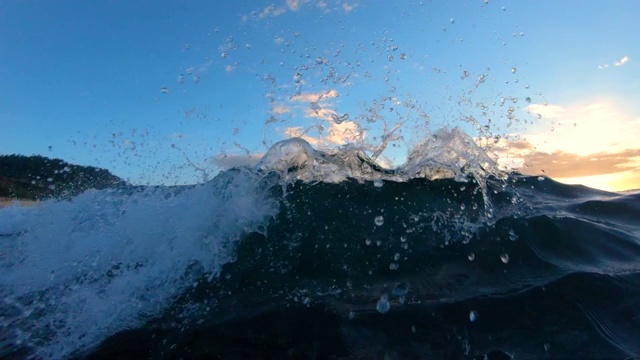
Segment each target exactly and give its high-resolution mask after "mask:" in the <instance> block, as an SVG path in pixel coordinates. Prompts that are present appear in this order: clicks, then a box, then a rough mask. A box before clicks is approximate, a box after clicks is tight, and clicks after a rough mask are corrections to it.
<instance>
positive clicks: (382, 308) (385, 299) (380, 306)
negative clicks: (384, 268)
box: [376, 294, 391, 314]
mask: <svg viewBox="0 0 640 360" xmlns="http://www.w3.org/2000/svg"><path fill="white" fill-rule="evenodd" d="M376 310H378V312H379V313H380V314H386V313H388V312H389V310H391V304H390V303H389V295H387V294H382V296H380V299H379V300H378V302H377V303H376Z"/></svg>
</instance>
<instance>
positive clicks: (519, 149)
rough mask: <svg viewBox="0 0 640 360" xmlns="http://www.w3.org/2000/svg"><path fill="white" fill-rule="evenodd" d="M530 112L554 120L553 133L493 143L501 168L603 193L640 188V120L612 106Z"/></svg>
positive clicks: (533, 107)
mask: <svg viewBox="0 0 640 360" xmlns="http://www.w3.org/2000/svg"><path fill="white" fill-rule="evenodd" d="M527 110H530V111H531V112H533V113H539V114H541V121H542V122H544V121H550V122H551V124H552V126H553V131H550V130H546V131H542V130H540V131H530V132H529V133H526V134H519V135H511V138H509V139H505V138H502V139H500V141H498V143H496V144H492V147H491V150H492V151H493V152H495V153H496V154H497V155H498V158H499V160H498V163H499V164H500V165H501V166H502V167H504V168H507V169H511V170H518V171H520V172H522V173H524V174H527V175H540V174H542V173H544V174H545V175H548V176H550V177H552V178H554V179H556V180H558V181H561V182H565V183H572V184H574V183H580V184H584V185H587V186H591V187H595V188H600V189H604V190H624V189H630V188H640V142H639V141H638V140H637V139H640V127H639V126H637V124H639V123H640V118H637V117H635V118H634V116H633V115H631V114H629V112H627V111H624V109H622V108H620V107H618V106H616V105H615V104H614V103H611V102H591V103H586V104H584V103H583V104H573V105H568V106H565V105H546V106H545V105H540V104H532V105H530V106H528V107H527ZM481 143H482V141H481Z"/></svg>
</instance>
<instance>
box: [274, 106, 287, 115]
mask: <svg viewBox="0 0 640 360" xmlns="http://www.w3.org/2000/svg"><path fill="white" fill-rule="evenodd" d="M289 112H291V109H290V108H288V107H287V106H285V105H282V104H275V105H273V106H272V107H271V113H272V114H274V115H283V114H286V113H289Z"/></svg>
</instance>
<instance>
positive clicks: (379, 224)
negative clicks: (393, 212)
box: [373, 215, 384, 226]
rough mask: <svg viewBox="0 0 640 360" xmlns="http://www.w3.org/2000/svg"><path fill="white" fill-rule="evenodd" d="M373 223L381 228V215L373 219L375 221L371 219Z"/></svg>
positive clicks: (382, 222) (382, 221)
mask: <svg viewBox="0 0 640 360" xmlns="http://www.w3.org/2000/svg"><path fill="white" fill-rule="evenodd" d="M373 222H374V223H375V224H376V225H377V226H382V224H384V217H383V216H382V215H378V216H376V217H375V219H373Z"/></svg>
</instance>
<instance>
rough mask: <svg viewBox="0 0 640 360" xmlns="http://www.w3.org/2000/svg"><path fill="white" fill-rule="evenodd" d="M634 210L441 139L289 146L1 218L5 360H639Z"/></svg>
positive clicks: (458, 135)
mask: <svg viewBox="0 0 640 360" xmlns="http://www.w3.org/2000/svg"><path fill="white" fill-rule="evenodd" d="M639 195H640V194H637V193H635V194H615V193H607V192H603V191H597V190H593V189H588V188H586V187H582V186H568V185H562V184H559V183H557V182H555V181H553V180H551V179H548V178H542V177H541V178H533V177H524V176H521V175H519V174H507V173H504V172H501V171H499V170H498V167H497V165H496V162H495V161H494V160H493V158H492V157H491V156H489V155H487V154H486V153H485V152H484V151H483V149H482V148H480V147H478V146H477V145H476V144H475V143H474V141H473V139H471V138H470V137H469V136H468V135H466V134H465V133H463V132H462V131H460V130H459V129H453V130H441V131H439V132H436V133H434V134H433V136H431V137H429V138H427V139H424V141H422V142H420V143H419V145H417V146H416V147H415V148H414V149H412V151H410V152H409V156H408V160H407V162H406V163H405V164H403V165H402V166H399V167H398V168H395V169H386V168H384V167H382V166H380V165H379V164H378V163H376V162H375V161H374V160H372V158H370V157H369V156H367V153H366V152H365V151H363V150H362V149H358V148H356V147H353V146H347V147H344V148H341V149H336V150H335V151H331V152H323V151H318V150H316V149H314V148H313V147H312V146H311V145H309V144H308V143H307V142H306V141H304V140H302V139H297V138H295V139H289V140H285V141H282V142H279V143H277V144H275V145H274V146H273V147H272V148H271V149H270V150H269V151H268V152H267V154H266V155H265V156H264V157H263V158H262V159H261V160H260V162H259V163H258V164H257V165H255V166H252V167H241V168H235V169H231V170H228V171H225V172H222V173H220V174H219V175H218V176H216V177H215V178H214V179H213V180H212V181H210V182H207V183H205V184H201V185H197V186H192V187H123V188H118V189H109V190H104V191H87V192H85V193H83V194H81V195H80V196H77V197H75V198H73V199H71V200H68V201H44V202H41V203H39V204H37V205H35V206H33V207H21V206H18V205H14V206H10V207H8V208H4V209H0V250H1V252H0V271H1V274H2V276H0V296H1V298H2V303H1V304H0V314H1V316H2V318H1V321H2V323H1V330H0V331H1V332H2V333H1V334H0V339H1V344H0V357H8V358H29V357H30V358H48V359H60V358H113V357H120V358H138V357H147V358H179V357H195V358H207V357H208V358H216V357H217V358H248V359H252V358H263V357H271V358H286V357H296V356H297V357H298V358H331V357H334V358H336V357H338V358H392V359H402V358H421V357H427V358H483V357H484V356H487V357H488V358H490V359H491V358H495V359H501V358H511V357H513V358H515V357H518V358H542V357H544V358H567V357H577V358H585V357H586V358H624V357H627V356H638V355H639V354H640V347H639V346H638V343H637V341H635V339H638V338H640V333H639V332H638V329H640V321H638V319H640V307H639V305H638V302H637V299H638V296H640V277H639V274H640V265H638V264H639V262H638V259H640V239H639V236H640V229H639V228H638V221H637V219H639V218H640V197H639ZM549 329H551V330H549ZM500 356H503V357H500ZM505 356H506V357H505Z"/></svg>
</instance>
